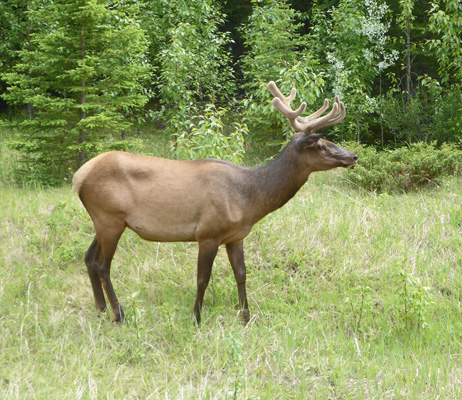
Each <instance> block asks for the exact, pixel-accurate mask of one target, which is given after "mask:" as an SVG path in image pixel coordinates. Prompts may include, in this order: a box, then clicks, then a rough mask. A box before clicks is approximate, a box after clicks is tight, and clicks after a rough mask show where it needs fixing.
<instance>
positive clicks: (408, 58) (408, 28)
mask: <svg viewBox="0 0 462 400" xmlns="http://www.w3.org/2000/svg"><path fill="white" fill-rule="evenodd" d="M406 92H407V96H406V101H407V104H409V103H410V102H411V21H410V19H409V17H408V20H407V25H406Z"/></svg>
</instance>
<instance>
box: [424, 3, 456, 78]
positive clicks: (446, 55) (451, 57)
mask: <svg viewBox="0 0 462 400" xmlns="http://www.w3.org/2000/svg"><path fill="white" fill-rule="evenodd" d="M429 15H430V24H429V30H430V32H432V33H433V34H435V35H436V38H434V39H432V40H430V41H429V42H428V44H429V47H430V49H431V50H433V51H434V52H435V54H436V57H437V60H438V64H439V66H440V70H439V72H440V74H441V77H442V79H443V81H444V82H446V83H447V82H451V81H452V82H453V83H458V84H461V83H462V41H461V32H462V18H461V15H462V3H461V2H460V0H439V1H436V2H433V3H431V10H430V12H429Z"/></svg>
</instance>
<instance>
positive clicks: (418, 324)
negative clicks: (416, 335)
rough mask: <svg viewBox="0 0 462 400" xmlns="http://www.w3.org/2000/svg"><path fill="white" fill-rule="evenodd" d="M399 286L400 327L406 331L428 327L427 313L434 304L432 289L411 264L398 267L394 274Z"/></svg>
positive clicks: (398, 312)
mask: <svg viewBox="0 0 462 400" xmlns="http://www.w3.org/2000/svg"><path fill="white" fill-rule="evenodd" d="M394 276H395V279H396V281H397V284H398V287H397V289H396V292H395V293H396V294H397V295H398V299H399V302H398V305H397V307H396V308H397V314H398V321H399V324H398V329H401V330H404V331H407V332H409V331H414V330H417V331H419V330H423V329H425V328H427V327H428V324H429V322H428V319H427V315H428V312H429V310H430V309H431V307H432V305H433V304H434V300H433V294H432V290H431V288H430V287H429V286H425V285H423V284H422V282H421V280H420V278H419V277H417V276H415V275H414V274H413V272H412V271H411V269H410V267H409V266H406V265H403V266H401V267H397V272H396V273H395V274H394Z"/></svg>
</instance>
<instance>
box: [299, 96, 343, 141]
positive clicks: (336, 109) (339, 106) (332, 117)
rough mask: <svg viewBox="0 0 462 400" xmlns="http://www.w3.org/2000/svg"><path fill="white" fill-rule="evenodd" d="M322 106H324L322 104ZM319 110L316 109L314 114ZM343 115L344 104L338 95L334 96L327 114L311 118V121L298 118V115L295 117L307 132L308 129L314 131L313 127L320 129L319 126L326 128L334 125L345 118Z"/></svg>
mask: <svg viewBox="0 0 462 400" xmlns="http://www.w3.org/2000/svg"><path fill="white" fill-rule="evenodd" d="M324 104H326V102H324ZM322 108H324V106H323V107H322ZM322 108H321V109H322ZM321 109H320V110H321ZM320 110H319V111H320ZM319 111H317V112H316V113H315V114H318V113H319ZM318 115H320V114H318ZM345 115H346V113H345V105H344V104H343V102H341V101H340V99H339V98H338V96H335V103H334V105H333V107H332V110H331V111H330V112H329V114H327V115H325V116H324V117H321V118H316V119H312V120H311V121H307V119H305V118H300V117H299V118H297V119H298V122H299V123H301V124H302V125H303V126H304V132H308V131H314V130H315V129H321V128H326V127H328V126H332V125H336V124H338V123H340V122H342V121H343V119H344V118H345ZM310 117H311V116H310Z"/></svg>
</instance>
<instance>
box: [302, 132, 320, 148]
mask: <svg viewBox="0 0 462 400" xmlns="http://www.w3.org/2000/svg"><path fill="white" fill-rule="evenodd" d="M321 137H322V133H313V134H311V135H309V136H303V137H301V138H300V139H298V140H297V142H296V143H295V148H296V149H297V150H298V151H302V150H304V149H306V148H307V147H313V146H314V145H315V144H316V143H317V142H318V140H319V139H321Z"/></svg>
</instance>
